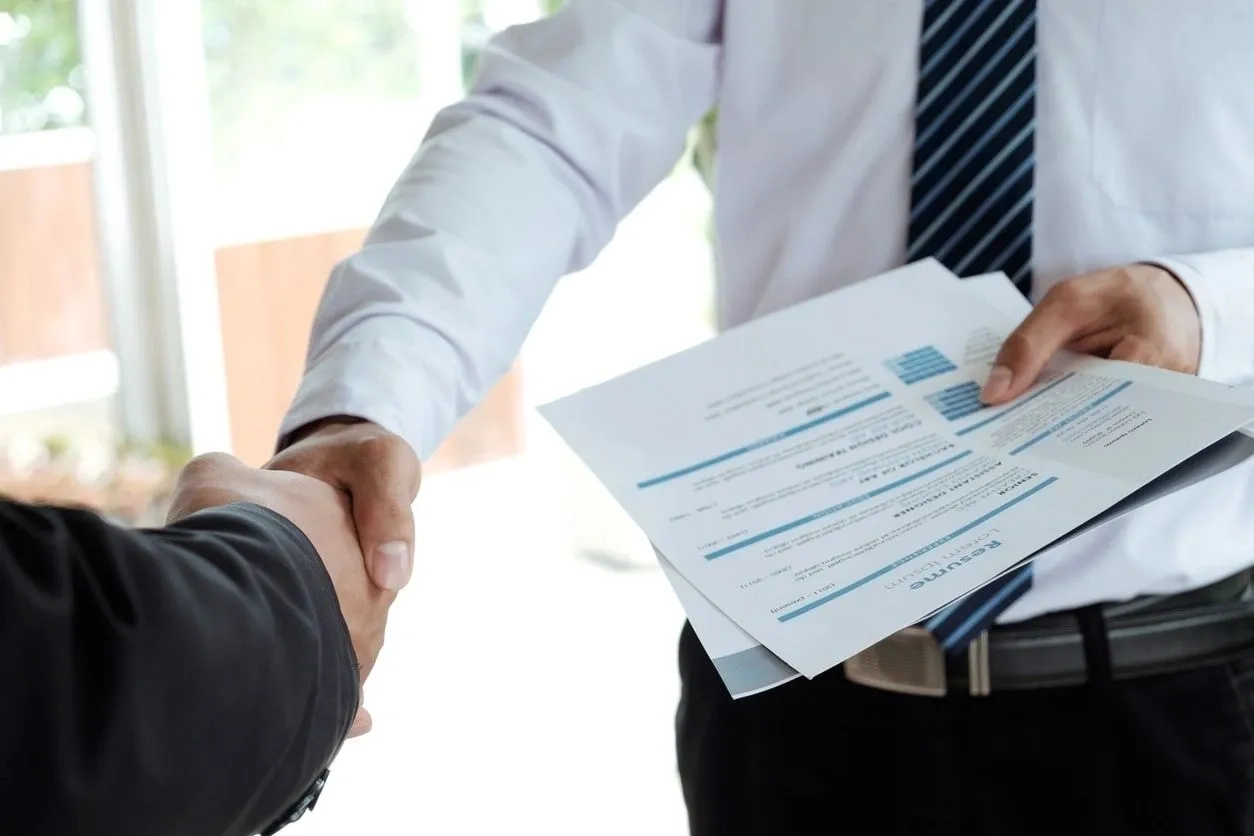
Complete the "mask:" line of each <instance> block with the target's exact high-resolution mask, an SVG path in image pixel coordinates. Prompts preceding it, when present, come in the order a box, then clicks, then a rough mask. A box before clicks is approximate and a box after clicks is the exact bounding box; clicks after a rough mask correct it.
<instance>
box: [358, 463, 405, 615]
mask: <svg viewBox="0 0 1254 836" xmlns="http://www.w3.org/2000/svg"><path fill="white" fill-rule="evenodd" d="M389 477H394V474H393V473H392V472H391V469H390V468H386V467H379V468H376V469H371V470H370V471H368V472H365V473H362V474H361V476H360V478H359V479H358V480H356V481H357V484H353V485H352V486H351V490H352V497H353V523H354V524H355V525H356V526H357V537H358V539H359V540H360V542H361V550H362V554H364V555H365V557H366V570H367V571H368V572H369V573H370V578H371V580H373V581H374V582H375V585H377V586H379V587H382V588H383V589H388V590H391V591H393V592H398V591H400V590H401V589H402V588H404V586H405V585H406V584H407V583H409V577H410V575H411V574H412V573H413V568H414V559H413V555H414V512H413V509H412V508H411V507H410V504H411V503H412V502H413V499H414V496H415V495H416V492H415V491H411V490H409V484H408V482H407V481H406V480H402V479H397V478H389Z"/></svg>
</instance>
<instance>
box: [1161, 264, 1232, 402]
mask: <svg viewBox="0 0 1254 836" xmlns="http://www.w3.org/2000/svg"><path fill="white" fill-rule="evenodd" d="M1148 263H1150V264H1155V265H1157V266H1159V267H1162V268H1163V269H1164V270H1167V271H1170V272H1171V273H1172V274H1174V275H1175V277H1176V278H1177V279H1179V280H1180V283H1181V284H1183V285H1184V287H1185V289H1186V290H1188V291H1189V295H1191V296H1192V297H1193V304H1194V305H1196V306H1197V312H1198V317H1199V319H1200V320H1201V324H1202V354H1201V358H1200V360H1199V363H1198V371H1197V374H1198V377H1203V378H1206V379H1208V380H1216V381H1220V382H1223V383H1238V382H1243V381H1247V380H1249V378H1250V375H1251V373H1252V372H1254V249H1237V250H1220V251H1217V252H1211V253H1200V254H1196V255H1181V256H1170V257H1167V258H1158V259H1151V260H1149V261H1148Z"/></svg>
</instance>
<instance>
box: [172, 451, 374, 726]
mask: <svg viewBox="0 0 1254 836" xmlns="http://www.w3.org/2000/svg"><path fill="white" fill-rule="evenodd" d="M233 502H251V503H253V504H255V505H260V506H262V507H264V508H269V509H270V510H272V511H274V512H276V513H278V514H280V515H281V516H283V517H286V518H287V519H288V520H289V521H291V522H292V524H293V525H295V526H296V527H297V528H299V529H300V530H301V531H303V532H304V533H305V536H306V537H308V538H309V541H310V542H311V543H313V546H314V548H315V549H316V550H317V552H318V555H319V556H320V557H321V558H322V562H323V564H325V565H326V567H327V573H328V574H329V575H330V576H331V583H332V585H333V586H334V587H335V594H336V597H337V598H338V599H339V602H340V610H341V611H342V612H343V614H344V621H345V623H346V624H348V630H349V634H350V636H351V638H352V642H353V651H354V652H355V653H356V655H357V664H358V667H360V669H361V678H362V682H365V679H366V677H367V676H368V675H369V674H370V671H371V669H372V668H373V667H374V663H375V660H376V659H377V658H378V656H379V651H380V650H381V649H382V647H383V632H384V628H385V627H386V625H387V613H388V607H390V606H391V604H392V601H393V600H395V598H396V593H394V592H391V591H389V590H385V589H380V588H378V587H377V586H376V585H375V584H374V583H372V582H371V580H370V578H369V577H368V576H367V575H366V571H365V565H364V562H363V560H362V554H361V550H360V548H359V547H358V545H357V534H356V532H355V530H354V528H353V520H352V517H351V516H350V514H349V502H348V497H347V496H346V495H345V494H344V493H342V492H341V491H338V490H336V489H335V488H333V487H331V486H330V485H328V484H326V483H324V482H321V481H319V480H317V479H313V478H310V477H308V476H302V475H300V474H297V473H279V472H266V471H262V470H254V469H253V468H251V467H247V466H245V465H244V464H243V463H242V462H240V461H238V460H237V459H235V458H233V457H231V456H227V455H224V454H210V455H206V456H200V457H198V458H196V459H194V460H192V461H191V463H189V464H188V465H187V467H186V468H184V470H183V472H182V473H181V474H180V475H179V481H178V485H177V486H176V488H175V491H174V497H173V500H172V502H171V506H170V512H169V515H168V521H169V522H177V521H178V520H180V519H182V518H184V517H186V516H189V515H190V514H194V513H196V512H197V511H200V510H203V509H205V508H215V507H218V506H221V505H229V504H231V503H233ZM369 729H370V715H369V714H368V713H366V711H365V709H361V710H360V711H359V712H358V714H357V718H356V719H355V720H354V722H353V727H352V729H351V730H350V732H349V736H350V737H352V736H355V735H358V734H363V733H365V732H366V731H368V730H369Z"/></svg>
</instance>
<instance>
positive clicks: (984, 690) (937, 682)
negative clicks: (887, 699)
mask: <svg viewBox="0 0 1254 836" xmlns="http://www.w3.org/2000/svg"><path fill="white" fill-rule="evenodd" d="M967 667H968V673H969V679H970V689H971V696H973V697H984V696H988V693H989V690H990V681H989V680H990V676H989V670H988V633H980V635H979V636H978V637H977V638H975V639H974V640H973V641H972V642H971V644H970V646H969V647H968V648H967ZM844 670H845V678H846V679H848V680H849V681H850V682H856V683H858V684H859V685H866V686H868V687H870V688H878V689H880V690H882V691H894V692H896V693H898V694H915V695H919V696H925V697H943V696H945V695H946V694H947V693H948V692H949V678H948V677H947V676H946V673H945V652H944V651H943V650H941V646H940V644H939V643H937V641H936V637H935V636H933V635H932V634H931V633H930V632H929V631H927V630H925V629H923V628H922V627H907V628H906V629H904V630H900V631H898V632H896V633H893V634H892V635H891V636H889V637H888V638H886V639H884V640H883V641H882V642H880V643H878V644H875V645H872V646H871V647H868V648H867V649H866V650H864V651H862V652H861V653H858V654H857V655H855V656H852V657H850V658H849V659H848V660H847V661H846V662H845V664H844Z"/></svg>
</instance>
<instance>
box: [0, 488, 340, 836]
mask: <svg viewBox="0 0 1254 836" xmlns="http://www.w3.org/2000/svg"><path fill="white" fill-rule="evenodd" d="M357 698H358V687H357V663H356V659H355V657H354V655H353V650H352V645H351V643H350V641H349V636H348V631H347V628H346V627H345V625H344V621H343V618H342V616H341V614H340V609H339V604H338V602H337V600H336V597H335V591H334V588H333V587H332V586H331V581H330V578H329V577H328V575H327V573H326V570H325V568H324V567H323V565H322V561H321V560H320V559H319V558H318V555H317V553H316V552H315V551H314V548H313V546H312V545H311V544H310V542H309V540H308V539H307V538H306V537H305V536H304V534H303V533H302V532H301V531H300V530H299V529H298V528H296V527H295V526H294V525H292V524H291V523H290V522H288V521H287V520H286V519H284V518H283V517H280V516H279V515H277V514H274V513H272V512H270V511H268V510H265V509H263V508H259V507H257V506H252V505H234V506H228V507H226V508H220V509H214V510H210V511H203V512H201V513H199V514H196V515H194V516H192V517H189V518H188V519H186V520H184V521H183V522H181V523H178V524H176V525H173V526H170V527H168V528H164V529H158V530H140V531H134V530H123V529H121V528H117V527H114V526H112V525H109V524H107V523H106V522H104V521H102V520H101V519H100V518H99V517H97V516H95V515H93V514H90V513H87V512H83V511H73V510H63V509H51V508H35V507H29V506H22V505H16V504H12V503H4V502H0V832H2V833H29V834H36V833H38V834H44V833H47V834H53V833H55V834H59V836H81V834H110V836H117V834H126V836H148V834H153V836H174V834H178V836H201V834H204V836H223V835H224V834H253V833H256V832H258V831H259V830H261V829H262V828H264V827H266V826H267V825H269V824H270V823H271V821H272V820H273V819H274V818H275V817H276V816H278V815H279V814H280V813H282V812H283V811H284V810H285V809H286V808H287V807H288V806H289V805H290V804H292V803H293V802H295V801H296V800H297V799H298V798H300V797H301V795H302V794H303V793H304V792H305V790H306V788H307V787H308V786H309V784H310V782H311V781H312V780H313V779H314V778H315V777H316V776H317V775H318V774H319V773H320V772H321V771H322V770H323V769H324V768H325V766H326V765H327V764H328V763H329V762H330V761H331V759H332V757H333V756H334V754H335V753H336V751H337V750H338V748H339V746H340V744H341V743H342V741H343V739H344V737H345V735H346V734H347V732H348V727H349V725H350V724H351V722H352V718H353V715H354V713H355V711H356V709H357Z"/></svg>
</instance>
